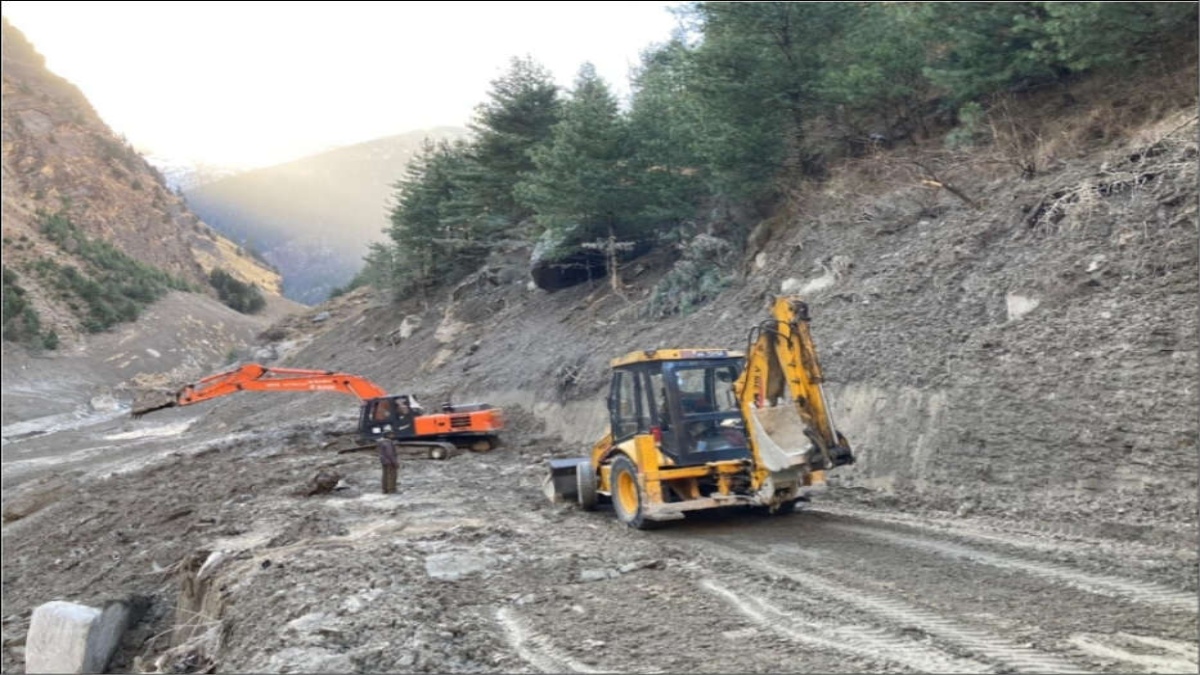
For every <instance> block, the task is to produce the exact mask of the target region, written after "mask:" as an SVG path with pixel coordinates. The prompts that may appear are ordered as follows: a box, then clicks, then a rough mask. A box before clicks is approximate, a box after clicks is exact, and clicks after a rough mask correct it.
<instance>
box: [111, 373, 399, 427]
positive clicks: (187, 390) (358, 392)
mask: <svg viewBox="0 0 1200 675" xmlns="http://www.w3.org/2000/svg"><path fill="white" fill-rule="evenodd" d="M239 391H335V392H340V393H344V394H352V395H354V396H357V397H358V399H359V400H361V401H366V400H368V399H373V398H380V397H382V396H386V395H387V392H386V391H385V390H384V389H383V388H382V387H380V386H379V385H377V384H375V383H374V382H371V381H370V380H368V379H366V378H363V377H360V376H358V375H350V374H348V373H338V372H335V371H332V370H304V369H300V368H267V367H265V366H262V365H259V364H257V363H247V364H246V365H244V366H242V367H240V368H235V369H233V370H228V371H225V372H223V373H216V374H215V375H209V376H208V377H205V378H203V379H201V380H198V381H196V382H194V383H192V384H188V385H185V386H184V387H183V388H181V389H180V390H179V391H178V392H176V394H175V395H174V397H173V399H171V400H169V401H167V402H165V403H161V404H157V405H152V406H146V407H143V408H140V409H137V410H134V411H133V414H134V415H135V416H140V415H144V414H146V413H148V412H152V411H155V410H161V409H163V408H172V407H175V406H185V405H192V404H194V403H202V402H204V401H209V400H212V399H214V398H218V397H220V396H227V395H229V394H235V393H237V392H239Z"/></svg>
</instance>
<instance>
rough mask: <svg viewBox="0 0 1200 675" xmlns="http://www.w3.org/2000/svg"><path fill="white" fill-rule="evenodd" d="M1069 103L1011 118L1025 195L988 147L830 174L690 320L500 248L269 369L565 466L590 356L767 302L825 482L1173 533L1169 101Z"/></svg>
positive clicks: (588, 380)
mask: <svg viewBox="0 0 1200 675" xmlns="http://www.w3.org/2000/svg"><path fill="white" fill-rule="evenodd" d="M1072 94H1073V95H1074V97H1075V98H1070V97H1068V98H1062V97H1060V96H1057V95H1050V96H1047V97H1046V98H1044V99H1035V100H1031V101H1028V102H1027V103H1026V104H1025V107H1024V108H1022V112H1021V113H1019V114H1018V113H1016V112H1014V115H1015V117H1014V122H1016V123H1019V125H1020V126H1022V127H1023V128H1026V129H1027V130H1028V132H1029V134H1030V136H1029V138H1040V139H1046V140H1042V141H1041V142H1039V143H1037V144H1034V145H1029V146H1027V147H1025V148H1024V149H1025V155H1026V157H1024V158H1025V159H1027V160H1029V161H1032V162H1033V163H1034V165H1035V166H1036V171H1035V173H1034V175H1032V176H1030V175H1029V174H1025V175H1024V176H1023V175H1022V171H1021V169H1020V166H1021V162H1019V161H1018V160H1020V159H1022V157H1019V156H1017V155H1016V154H1014V153H1016V152H1017V150H1018V149H1020V148H1019V147H1018V146H1017V145H1015V144H1010V143H1007V142H1006V140H1005V137H997V139H996V142H995V143H994V144H992V145H989V146H981V147H978V148H976V149H974V150H973V151H971V152H965V153H947V152H945V151H943V150H941V149H939V148H938V147H935V146H929V147H917V148H907V149H899V150H895V151H892V152H890V153H886V154H880V155H878V156H876V157H872V158H869V159H867V160H863V161H861V162H858V163H856V164H852V165H849V166H846V167H844V168H843V169H841V170H839V171H838V172H837V173H836V174H835V176H834V177H833V178H832V179H831V180H829V181H828V182H826V183H824V184H822V185H820V186H818V187H816V188H814V189H811V190H808V191H807V192H806V193H805V194H804V196H803V201H802V202H801V203H802V204H804V206H803V207H802V209H800V210H797V211H794V212H791V213H784V214H780V215H779V216H778V217H777V218H776V219H775V220H773V221H772V227H771V229H770V231H769V232H767V233H766V234H764V235H763V236H762V237H761V238H759V239H756V241H759V242H760V243H759V245H758V247H757V248H753V249H751V250H749V251H748V252H747V254H746V263H745V270H744V276H743V278H742V280H741V281H740V282H738V283H735V284H734V285H733V287H731V288H729V289H728V290H726V291H724V292H723V293H722V294H721V295H720V296H719V297H718V298H717V299H716V300H714V301H712V302H711V303H709V304H707V305H705V306H703V307H702V308H700V309H699V310H698V311H696V312H695V313H694V314H692V315H690V316H685V317H682V318H673V319H667V320H663V321H651V320H647V319H645V318H644V314H643V313H642V312H641V310H643V309H645V308H646V306H647V305H648V303H649V301H650V297H651V295H652V293H651V288H652V287H653V285H654V284H655V283H656V282H657V280H658V279H659V276H660V275H661V274H662V272H663V270H662V267H661V265H659V264H656V263H655V262H654V260H653V259H641V260H636V261H633V262H631V263H629V264H628V265H627V266H626V267H625V270H624V271H623V272H622V276H623V278H624V280H625V281H626V282H627V283H628V284H629V288H627V289H625V291H624V292H623V294H622V295H621V296H618V295H616V294H613V293H612V292H611V290H610V289H608V287H607V285H606V283H599V284H593V285H590V286H588V285H585V286H583V287H579V288H572V289H567V290H564V291H559V292H557V293H553V294H547V293H545V292H542V291H537V290H530V288H529V287H528V286H527V279H528V277H527V272H526V265H527V260H528V257H527V256H528V251H514V252H511V254H509V256H508V257H507V259H505V258H503V257H499V256H498V257H496V258H495V259H494V260H493V264H492V265H491V266H490V267H489V268H487V269H485V270H484V271H482V272H480V273H479V274H477V275H475V276H473V277H472V278H470V279H468V280H467V281H466V282H464V284H462V285H461V286H459V287H458V288H456V289H455V290H454V291H453V292H451V293H449V295H448V296H446V297H445V298H443V299H442V301H441V302H430V301H429V300H421V301H417V300H414V301H411V302H409V303H407V304H405V305H402V306H400V307H394V306H388V305H386V304H385V305H375V304H372V302H370V301H369V300H367V299H366V298H365V297H361V296H353V297H352V298H349V299H347V300H346V301H344V302H343V303H341V304H335V305H334V309H332V310H331V311H333V313H334V316H335V319H337V318H341V319H343V320H344V321H345V323H344V324H343V326H342V327H341V328H335V329H332V330H330V331H329V332H327V333H325V334H324V336H323V337H320V338H317V339H316V341H314V342H313V343H312V345H310V346H309V347H308V348H306V350H305V351H303V352H301V353H300V354H298V355H295V356H293V357H290V358H289V359H288V361H287V362H288V363H291V364H295V365H304V366H309V367H334V368H341V369H346V370H350V371H352V372H361V373H367V374H371V375H372V376H373V377H376V378H379V379H380V381H382V382H384V383H386V384H388V385H391V386H394V387H396V388H404V389H413V390H416V391H420V392H424V395H425V399H426V400H441V399H442V398H453V399H455V400H459V401H461V400H463V399H465V398H471V399H486V400H491V401H495V402H498V403H507V404H509V405H517V406H520V407H521V408H523V409H526V410H529V411H531V412H533V413H535V414H536V415H537V416H538V417H539V418H541V419H542V420H543V421H544V423H545V424H546V426H547V429H548V431H549V432H550V433H554V434H557V435H561V437H562V438H563V439H564V440H565V441H566V443H567V445H566V446H565V447H564V451H577V450H579V449H582V448H583V447H585V444H586V443H588V442H590V441H591V440H594V438H595V437H596V436H597V434H598V433H599V432H600V429H601V427H602V425H603V394H602V389H603V387H604V385H605V379H606V371H607V362H608V360H609V359H611V358H613V357H615V356H617V355H619V354H622V353H624V352H627V351H630V350H634V349H644V348H651V347H659V346H670V345H676V346H686V345H723V346H729V347H741V346H743V344H744V340H745V335H746V331H747V329H748V328H749V327H750V326H751V325H753V324H754V323H756V322H757V320H758V319H759V318H760V317H761V316H763V313H764V312H765V310H766V306H767V302H768V300H769V298H770V296H771V295H772V294H776V293H780V292H783V291H786V292H793V293H800V294H802V295H803V296H805V297H806V298H807V299H808V300H809V302H810V303H811V305H812V308H813V315H814V331H815V334H816V337H817V339H818V340H819V347H820V348H821V350H822V354H823V357H824V361H825V367H826V372H827V375H828V378H829V380H830V384H829V390H830V393H831V394H832V396H833V398H834V400H835V402H836V406H837V417H838V419H839V420H841V422H842V423H843V425H844V426H846V433H847V435H848V436H849V437H850V438H851V439H852V441H853V442H854V443H855V445H856V446H857V448H858V452H859V457H860V462H859V463H858V464H857V465H856V466H854V467H852V468H850V469H848V470H845V471H842V472H841V474H840V476H841V478H840V480H842V481H843V484H846V485H854V486H859V487H862V488H867V489H868V493H871V491H874V490H880V491H882V493H883V494H887V495H892V496H893V497H895V498H903V499H905V500H908V501H909V502H914V503H915V502H920V503H924V504H926V505H930V506H936V507H940V508H947V509H950V510H955V509H967V510H970V509H985V510H988V511H990V512H993V513H1008V514H1010V515H1020V516H1022V517H1038V518H1043V517H1050V514H1054V515H1053V517H1055V518H1063V519H1068V520H1075V519H1077V518H1093V519H1094V520H1092V521H1090V522H1091V523H1092V524H1093V525H1095V526H1097V527H1100V526H1101V525H1102V523H1104V522H1109V521H1110V520H1111V521H1114V522H1115V521H1120V522H1125V523H1137V525H1138V527H1143V526H1144V527H1145V528H1147V530H1146V531H1147V532H1150V531H1153V530H1154V529H1155V528H1157V527H1158V526H1159V525H1165V523H1166V522H1167V521H1168V520H1169V521H1170V522H1172V523H1175V524H1180V523H1184V522H1187V523H1190V525H1189V527H1193V528H1194V525H1195V518H1194V516H1195V507H1196V476H1197V456H1196V444H1197V422H1196V419H1195V410H1196V408H1197V404H1198V402H1200V399H1198V398H1197V397H1198V395H1200V388H1198V387H1197V386H1196V385H1197V382H1196V365H1197V317H1196V303H1197V300H1198V298H1200V279H1198V277H1200V271H1198V267H1197V245H1196V225H1197V223H1196V207H1197V203H1196V202H1197V193H1196V163H1197V148H1196V140H1195V138H1196V118H1195V103H1196V91H1195V84H1194V79H1192V80H1189V75H1188V74H1187V73H1184V74H1181V75H1176V76H1172V77H1169V78H1166V79H1164V80H1163V81H1160V82H1155V83H1149V84H1147V85H1146V89H1145V90H1144V91H1143V92H1142V94H1143V95H1140V96H1129V95H1127V92H1120V91H1116V90H1115V89H1105V88H1104V87H1101V86H1081V87H1077V88H1076V89H1075V90H1074V91H1073V92H1072ZM1009 140H1012V139H1009ZM935 179H936V182H935ZM947 185H948V186H950V187H951V188H953V190H954V191H956V192H957V193H958V194H959V195H961V196H956V195H955V192H952V191H951V190H948V189H944V188H941V187H938V186H947ZM765 228H766V226H765V225H764V232H766V229H765ZM655 270H657V271H655ZM353 302H359V303H361V304H359V305H357V306H356V305H354V304H353ZM414 326H419V327H418V328H416V329H415V331H414V329H413V327H414ZM408 333H411V337H408V338H407V339H401V338H402V336H404V335H405V334H408ZM309 403H310V404H312V405H317V403H315V402H309ZM258 404H259V402H257V401H253V402H247V405H248V406H254V405H258ZM305 404H306V403H305V402H301V403H300V404H299V405H305ZM237 414H238V415H244V414H247V409H246V408H240V407H239V409H238V411H237ZM268 414H269V413H268ZM264 419H265V417H264ZM251 424H253V423H251Z"/></svg>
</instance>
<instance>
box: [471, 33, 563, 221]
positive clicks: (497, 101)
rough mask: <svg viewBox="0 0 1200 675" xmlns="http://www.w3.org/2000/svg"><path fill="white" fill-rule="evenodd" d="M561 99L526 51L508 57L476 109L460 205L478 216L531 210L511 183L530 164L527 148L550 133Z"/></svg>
mask: <svg viewBox="0 0 1200 675" xmlns="http://www.w3.org/2000/svg"><path fill="white" fill-rule="evenodd" d="M560 108H561V102H560V101H559V98H558V85H556V84H554V80H553V77H552V76H551V74H550V72H549V71H548V70H546V68H544V67H543V66H541V65H539V64H538V63H536V62H535V61H533V60H532V59H531V58H529V57H525V58H513V59H512V61H511V63H510V65H509V70H508V72H507V73H505V74H504V75H503V76H502V77H500V78H499V79H497V80H495V81H493V82H492V89H491V91H490V92H488V101H487V102H486V103H483V104H482V105H480V106H479V107H478V108H477V109H476V113H475V120H474V122H473V123H472V124H471V130H472V131H474V132H475V142H474V143H473V145H472V146H471V151H470V153H469V157H470V160H471V165H470V166H466V167H464V168H465V173H464V180H465V183H466V192H467V193H468V194H466V195H464V202H463V204H462V205H461V208H462V209H463V210H464V211H468V210H474V211H475V212H476V215H478V216H485V215H491V216H498V217H499V218H501V219H502V220H503V221H504V224H516V223H518V222H520V221H522V220H524V219H525V218H528V217H529V216H530V215H531V213H530V211H529V208H528V207H527V206H525V205H523V204H521V203H520V202H518V201H517V200H516V198H515V197H514V195H513V188H514V186H515V185H516V184H517V182H518V181H520V180H521V179H522V178H524V177H525V176H526V175H528V174H529V173H530V172H532V171H533V170H534V169H535V166H534V163H533V157H532V156H531V154H530V153H531V151H532V150H533V148H535V147H537V146H538V145H540V144H542V143H545V142H547V141H548V140H549V138H550V128H551V127H552V126H553V125H554V123H555V122H557V121H558V116H559V110H560Z"/></svg>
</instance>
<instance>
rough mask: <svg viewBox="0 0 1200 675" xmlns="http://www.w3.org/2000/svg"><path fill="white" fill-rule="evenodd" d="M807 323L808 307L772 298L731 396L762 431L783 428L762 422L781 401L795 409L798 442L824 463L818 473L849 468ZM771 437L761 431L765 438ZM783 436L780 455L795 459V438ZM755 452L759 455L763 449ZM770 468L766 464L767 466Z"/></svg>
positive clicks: (778, 420) (848, 454) (776, 422)
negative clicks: (767, 316)
mask: <svg viewBox="0 0 1200 675" xmlns="http://www.w3.org/2000/svg"><path fill="white" fill-rule="evenodd" d="M809 321H810V318H809V313H808V304H807V303H805V302H804V301H802V300H800V299H799V298H797V297H789V296H782V297H779V298H776V299H775V304H774V306H773V307H772V310H771V318H770V319H768V320H766V321H763V322H762V323H760V324H759V325H758V326H755V327H754V328H752V329H751V331H750V337H749V342H750V344H749V347H748V349H747V350H746V369H745V371H744V372H743V373H742V375H741V377H740V378H739V379H738V381H737V383H736V391H737V395H738V397H739V399H740V403H741V406H742V410H743V414H744V415H745V417H746V418H747V419H748V420H751V419H753V420H754V421H755V423H758V424H760V425H761V426H763V427H767V426H773V427H775V428H783V427H785V424H783V423H782V422H781V418H780V415H779V414H775V413H770V416H771V417H773V418H774V424H771V423H769V422H766V421H765V420H767V417H768V412H766V411H767V410H769V409H771V408H773V407H774V406H776V405H777V404H778V403H779V401H780V400H781V399H783V398H784V397H786V399H787V400H788V401H790V402H791V403H792V404H793V405H794V406H795V413H796V415H798V416H799V418H800V421H801V422H802V424H803V429H802V434H803V436H804V437H806V438H807V439H808V440H809V441H811V443H812V445H813V446H815V447H816V449H817V450H818V452H819V454H820V457H821V458H822V459H823V460H824V461H823V462H822V464H823V466H822V467H820V468H832V467H834V466H839V465H842V464H850V463H853V462H854V455H853V453H852V452H851V450H850V445H849V443H848V442H847V441H846V439H845V437H844V436H842V435H841V434H840V433H838V431H837V429H836V427H835V426H834V423H833V416H832V414H831V412H830V410H829V407H828V405H827V404H826V400H825V392H824V389H823V388H822V386H821V385H822V383H823V382H824V377H823V375H822V373H821V365H820V362H819V361H818V360H817V350H816V348H815V347H814V346H813V340H812V334H811V333H810V332H809ZM778 413H780V414H782V413H783V411H782V410H780V411H778ZM760 420H763V421H762V422H760ZM774 431H775V429H763V430H762V432H763V433H765V434H768V435H769V434H771V433H773V432H774ZM784 431H785V433H781V434H779V436H780V437H781V439H782V440H783V443H781V444H782V445H783V446H784V447H783V448H781V449H782V450H783V452H784V453H786V454H788V455H792V454H795V451H796V450H797V449H796V448H795V446H796V445H797V440H798V439H796V438H794V436H796V434H792V435H791V436H793V437H789V435H788V434H787V433H786V431H787V430H786V429H785V430H784ZM760 438H762V437H761V436H760ZM757 445H765V444H764V443H758V444H756V446H757ZM789 446H790V447H789ZM756 450H757V451H759V452H761V451H762V448H756ZM759 460H760V461H761V458H759ZM779 461H780V462H783V461H785V460H779ZM772 463H773V462H771V461H768V462H767V464H768V465H770V464H772ZM769 468H771V469H772V470H775V469H774V467H769Z"/></svg>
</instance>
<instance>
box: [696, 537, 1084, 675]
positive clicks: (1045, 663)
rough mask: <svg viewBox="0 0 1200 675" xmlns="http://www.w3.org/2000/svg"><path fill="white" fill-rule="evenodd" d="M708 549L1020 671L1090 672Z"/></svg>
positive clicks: (834, 585)
mask: <svg viewBox="0 0 1200 675" xmlns="http://www.w3.org/2000/svg"><path fill="white" fill-rule="evenodd" d="M708 543H709V544H710V547H706V549H705V550H706V551H707V552H709V553H711V554H714V555H716V556H718V557H720V558H723V559H725V560H727V561H729V562H733V563H735V564H738V565H743V566H745V565H749V566H750V567H753V568H755V569H757V570H759V571H760V572H764V573H766V574H769V575H773V576H776V577H781V578H784V579H788V580H790V581H793V582H795V583H797V584H799V585H801V586H803V587H805V588H806V589H808V590H810V591H812V592H815V593H817V594H819V595H823V596H825V597H827V598H830V599H831V600H834V601H836V602H841V603H845V604H848V605H851V606H853V607H855V608H857V609H859V610H860V611H863V612H866V613H867V614H870V615H873V616H876V617H879V618H880V619H882V620H884V621H886V622H888V623H890V624H893V625H901V626H915V627H917V628H919V629H920V630H922V631H924V632H925V633H928V634H929V635H933V636H935V637H937V638H940V639H942V640H945V641H946V642H949V643H952V644H955V645H958V646H959V647H962V648H964V649H966V650H968V651H969V652H971V653H972V654H974V655H978V656H979V657H982V658H983V659H984V660H987V661H991V662H995V663H997V664H1000V665H1002V666H1005V667H1006V668H1007V669H1011V670H1014V671H1016V672H1021V673H1046V672H1051V673H1088V672H1091V671H1089V670H1086V669H1083V668H1081V667H1079V666H1076V665H1075V664H1073V663H1071V662H1069V661H1067V660H1064V659H1060V658H1058V657H1056V656H1054V655H1052V654H1047V653H1045V652H1041V651H1038V650H1035V649H1031V648H1028V647H1022V646H1020V645H1017V644H1013V643H1011V642H1009V641H1008V640H1006V639H1004V638H1002V637H1000V636H997V635H994V634H991V633H989V632H987V631H983V630H980V629H977V628H972V627H969V626H966V625H963V624H961V623H959V622H957V621H954V620H952V619H948V618H946V617H943V616H940V615H938V614H936V613H934V612H931V611H928V610H925V609H921V608H919V607H914V606H912V605H910V604H908V603H906V602H903V601H900V600H894V599H892V598H888V597H885V596H877V595H874V594H873V593H870V592H868V591H866V590H864V589H860V588H853V589H851V588H849V587H847V586H846V585H844V584H843V583H840V582H836V581H832V580H829V579H825V578H822V577H821V576H819V575H817V574H814V573H811V572H802V571H799V570H793V569H788V568H785V567H782V566H780V565H777V564H775V563H772V562H771V561H769V560H766V559H765V557H766V556H763V555H760V554H755V553H750V552H744V551H741V550H739V549H736V548H732V547H730V546H728V545H726V544H723V543H719V542H717V541H714V540H709V542H708Z"/></svg>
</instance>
